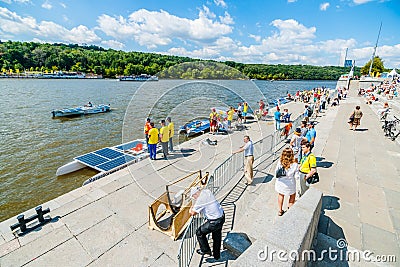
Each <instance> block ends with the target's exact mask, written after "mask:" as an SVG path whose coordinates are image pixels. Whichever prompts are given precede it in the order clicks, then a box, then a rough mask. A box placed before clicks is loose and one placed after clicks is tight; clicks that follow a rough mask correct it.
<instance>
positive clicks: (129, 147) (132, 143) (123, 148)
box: [115, 141, 142, 150]
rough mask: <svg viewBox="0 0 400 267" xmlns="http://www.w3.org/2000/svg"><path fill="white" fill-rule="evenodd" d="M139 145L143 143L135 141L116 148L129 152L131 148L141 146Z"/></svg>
mask: <svg viewBox="0 0 400 267" xmlns="http://www.w3.org/2000/svg"><path fill="white" fill-rule="evenodd" d="M139 143H142V142H140V141H133V142H130V143H126V144H123V145H119V146H117V147H115V148H118V149H119V150H128V149H131V148H134V147H136V146H137V144H139Z"/></svg>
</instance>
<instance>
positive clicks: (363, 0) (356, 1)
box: [353, 0, 372, 5]
mask: <svg viewBox="0 0 400 267" xmlns="http://www.w3.org/2000/svg"><path fill="white" fill-rule="evenodd" d="M371 1H372V0H353V3H354V4H356V5H362V4H365V3H368V2H371Z"/></svg>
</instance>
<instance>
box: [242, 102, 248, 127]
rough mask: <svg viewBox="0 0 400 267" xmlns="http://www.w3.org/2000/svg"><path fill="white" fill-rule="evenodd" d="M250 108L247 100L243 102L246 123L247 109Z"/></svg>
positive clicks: (244, 121)
mask: <svg viewBox="0 0 400 267" xmlns="http://www.w3.org/2000/svg"><path fill="white" fill-rule="evenodd" d="M248 109H249V105H248V104H247V102H244V103H243V112H242V114H243V123H246V116H247V111H248Z"/></svg>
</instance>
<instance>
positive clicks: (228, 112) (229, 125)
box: [226, 107, 235, 129]
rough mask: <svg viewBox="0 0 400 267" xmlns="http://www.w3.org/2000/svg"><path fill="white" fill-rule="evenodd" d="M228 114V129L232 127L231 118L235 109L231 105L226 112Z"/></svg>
mask: <svg viewBox="0 0 400 267" xmlns="http://www.w3.org/2000/svg"><path fill="white" fill-rule="evenodd" d="M226 113H227V114H228V118H227V120H228V129H231V128H232V120H233V114H235V110H234V109H233V107H230V108H229V110H228V111H227V112H226Z"/></svg>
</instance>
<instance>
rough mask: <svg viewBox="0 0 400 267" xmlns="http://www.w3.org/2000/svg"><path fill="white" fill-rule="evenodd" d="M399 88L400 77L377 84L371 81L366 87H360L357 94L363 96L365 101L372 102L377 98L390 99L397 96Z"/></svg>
mask: <svg viewBox="0 0 400 267" xmlns="http://www.w3.org/2000/svg"><path fill="white" fill-rule="evenodd" d="M399 90H400V78H399V79H393V80H392V81H389V80H387V81H384V82H381V83H380V84H379V85H375V84H373V83H371V85H370V86H369V87H368V88H367V89H364V88H360V89H359V90H358V96H362V97H364V98H365V103H367V104H372V103H373V102H374V101H378V100H379V98H382V99H386V100H392V99H393V98H396V97H398V96H399Z"/></svg>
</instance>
